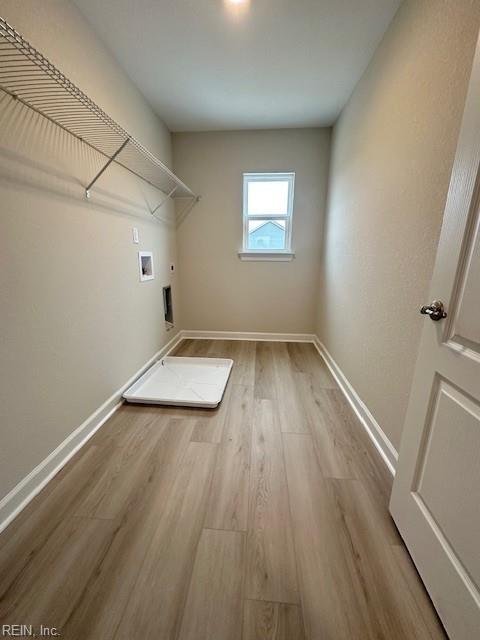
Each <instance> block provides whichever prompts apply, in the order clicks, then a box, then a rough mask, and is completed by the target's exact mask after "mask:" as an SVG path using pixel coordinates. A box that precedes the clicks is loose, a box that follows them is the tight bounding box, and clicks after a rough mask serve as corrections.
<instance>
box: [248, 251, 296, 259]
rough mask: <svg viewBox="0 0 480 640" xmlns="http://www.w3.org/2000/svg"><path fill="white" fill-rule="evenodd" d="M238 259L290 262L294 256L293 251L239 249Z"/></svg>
mask: <svg viewBox="0 0 480 640" xmlns="http://www.w3.org/2000/svg"><path fill="white" fill-rule="evenodd" d="M238 257H239V258H240V260H247V261H250V262H252V261H253V262H290V261H291V260H293V259H294V258H295V253H294V252H293V251H239V252H238Z"/></svg>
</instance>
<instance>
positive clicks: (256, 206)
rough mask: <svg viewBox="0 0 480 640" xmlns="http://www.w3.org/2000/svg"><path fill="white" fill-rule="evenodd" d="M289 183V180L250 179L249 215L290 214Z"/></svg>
mask: <svg viewBox="0 0 480 640" xmlns="http://www.w3.org/2000/svg"><path fill="white" fill-rule="evenodd" d="M288 185H289V183H288V181H287V180H285V181H284V180H271V181H265V182H260V181H258V180H251V181H249V183H248V215H249V216H258V215H262V214H263V215H265V214H266V215H277V216H278V215H280V216H286V215H287V214H288Z"/></svg>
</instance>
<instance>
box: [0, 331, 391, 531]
mask: <svg viewBox="0 0 480 640" xmlns="http://www.w3.org/2000/svg"><path fill="white" fill-rule="evenodd" d="M183 339H193V340H199V339H203V340H254V341H258V342H261V341H265V342H310V343H313V344H314V345H315V346H316V348H317V350H318V352H319V354H320V355H321V356H322V358H323V359H324V361H325V363H326V364H327V366H328V368H329V369H330V371H331V373H332V375H333V376H334V378H335V379H336V381H337V382H338V385H339V387H340V389H341V390H342V391H343V393H344V394H345V397H346V398H347V400H348V401H349V403H350V404H351V406H352V408H353V410H354V411H355V413H356V415H357V416H358V418H359V420H360V422H361V423H362V425H363V426H364V428H365V430H366V431H367V433H368V435H369V436H370V438H371V440H372V442H373V444H374V445H375V447H376V448H377V449H378V451H379V453H380V455H381V457H382V459H383V461H384V462H385V464H386V465H387V467H388V469H389V470H390V472H391V473H392V474H393V475H394V474H395V467H396V463H397V458H398V453H397V451H396V450H395V447H394V446H393V445H392V443H391V442H390V441H389V439H388V438H387V436H386V435H385V433H384V432H383V430H382V429H381V427H380V425H379V424H378V423H377V421H376V420H375V418H374V417H373V415H372V414H371V413H370V411H369V410H368V408H367V406H366V405H365V404H364V403H363V401H362V400H361V399H360V397H359V395H358V394H357V392H356V391H355V389H354V388H353V387H352V385H351V384H350V382H349V381H348V380H347V378H346V377H345V375H344V374H343V372H342V371H341V369H340V367H339V366H338V365H337V363H336V362H335V360H334V359H333V358H332V356H331V355H330V354H329V352H328V351H327V349H326V348H325V346H324V345H323V344H322V343H321V342H320V340H319V339H318V337H317V336H315V335H314V334H308V333H305V334H303V333H263V332H240V331H196V330H181V331H179V332H178V333H177V334H176V335H175V336H174V337H173V338H172V339H171V340H170V341H169V342H168V343H167V344H166V345H165V346H164V347H163V348H162V349H161V350H160V351H158V352H157V353H156V354H155V355H154V356H153V357H152V358H150V360H149V361H148V362H147V363H145V365H144V366H143V367H142V368H141V369H140V370H139V371H137V373H135V375H133V376H132V377H131V378H130V380H128V381H127V382H126V383H125V384H124V385H123V386H122V387H121V389H118V390H117V391H115V393H113V394H112V395H111V396H110V398H108V400H106V401H105V402H104V403H103V404H102V406H101V407H99V408H98V409H97V410H96V411H95V412H94V413H93V414H92V415H91V416H89V417H88V418H87V419H86V420H85V422H83V423H82V424H81V425H80V426H79V427H77V429H75V431H73V432H72V433H71V434H70V435H69V436H68V437H67V438H66V439H65V440H64V441H63V442H62V443H61V444H60V445H59V446H58V447H57V448H56V449H55V450H54V451H52V452H51V453H50V454H49V455H48V456H47V457H46V458H45V459H44V460H43V461H42V462H41V463H40V464H39V465H37V466H36V467H35V468H34V469H33V470H32V471H31V472H30V473H29V474H28V475H27V476H26V477H25V478H24V479H23V480H21V481H20V482H19V483H18V484H17V485H16V486H15V487H14V488H13V489H12V490H11V491H10V492H9V493H8V494H7V495H6V496H5V497H4V498H2V500H0V532H1V531H3V529H5V528H6V527H7V526H8V525H9V524H10V522H11V521H12V520H13V519H14V518H15V517H16V516H17V515H18V514H19V513H20V512H21V511H22V510H23V509H24V508H25V507H26V506H27V504H28V503H29V502H30V501H31V500H32V499H33V498H34V497H35V496H36V495H37V494H38V493H39V492H40V491H41V490H42V489H43V487H44V486H45V485H46V484H47V483H48V482H49V481H50V480H51V479H52V478H53V477H54V476H55V475H56V474H57V473H58V472H59V471H60V470H61V469H62V468H63V467H64V466H65V465H66V464H67V462H68V461H69V460H70V459H71V458H72V457H73V456H74V455H75V453H77V451H78V450H79V449H81V447H83V445H84V444H85V443H86V442H87V441H88V440H89V439H90V438H91V437H92V436H93V435H94V433H95V432H96V431H98V429H100V427H101V426H102V425H103V424H104V423H105V422H106V421H107V420H108V418H110V416H111V415H112V414H113V413H115V411H116V410H117V409H118V408H119V407H120V406H121V405H122V395H123V392H124V391H125V390H126V389H128V387H129V386H131V385H132V384H133V383H134V382H135V380H137V378H139V377H140V376H141V375H142V374H143V373H144V372H145V371H146V370H147V369H148V368H149V367H150V366H151V365H152V364H153V363H154V362H155V361H156V360H158V359H159V358H161V357H164V356H166V355H168V354H169V353H171V352H172V351H173V350H174V349H175V347H176V346H177V345H178V344H179V343H180V342H181V341H182V340H183Z"/></svg>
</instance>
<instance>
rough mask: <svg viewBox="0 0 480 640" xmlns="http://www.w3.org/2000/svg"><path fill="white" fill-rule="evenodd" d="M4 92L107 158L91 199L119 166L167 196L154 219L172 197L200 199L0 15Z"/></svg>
mask: <svg viewBox="0 0 480 640" xmlns="http://www.w3.org/2000/svg"><path fill="white" fill-rule="evenodd" d="M0 89H1V90H3V91H4V92H5V93H7V94H8V95H10V96H11V97H12V98H13V99H15V100H19V101H20V102H21V103H22V104H24V105H26V106H27V107H29V108H30V109H32V110H33V111H35V112H36V113H38V114H40V115H41V116H43V117H44V118H46V119H47V120H49V121H50V122H52V123H53V124H55V125H57V126H59V127H61V128H62V129H63V130H64V131H66V132H68V133H70V134H71V135H73V136H75V137H76V138H77V139H79V140H81V141H82V142H84V143H85V144H87V145H88V146H89V147H91V148H92V149H95V151H97V152H98V153H100V154H101V155H102V156H103V157H104V158H105V159H106V162H105V164H104V165H103V167H102V168H101V169H100V171H99V172H98V173H97V174H96V176H95V177H94V178H93V179H92V180H91V181H90V183H89V184H88V185H87V187H86V188H85V196H86V197H87V198H90V197H91V190H92V187H93V186H94V185H95V184H96V182H97V180H98V179H99V178H100V177H101V176H102V175H103V173H104V172H105V171H106V170H107V169H108V168H109V167H110V165H111V164H112V163H115V164H117V165H120V166H121V167H123V168H124V169H127V170H128V171H130V172H131V173H133V174H134V175H135V176H137V177H139V178H141V179H142V180H144V181H145V182H147V183H148V184H150V185H152V186H153V187H155V188H157V189H159V190H160V191H161V192H162V193H163V194H164V197H163V198H162V200H161V201H160V202H159V204H158V205H157V206H156V207H155V208H154V209H153V211H152V212H151V213H152V215H155V213H156V212H157V211H158V209H160V207H161V206H163V205H164V204H165V202H166V201H167V200H168V199H169V198H173V199H176V198H186V199H188V200H189V204H191V205H192V207H193V206H194V205H195V204H196V202H198V196H197V195H196V194H195V193H194V192H193V191H192V190H191V189H190V188H189V187H187V185H186V184H185V183H184V182H182V181H181V180H180V178H178V177H177V176H176V175H175V174H174V173H173V172H172V171H170V169H169V168H168V167H167V166H166V165H165V164H164V163H163V162H162V161H161V160H159V159H158V158H157V157H155V156H154V155H153V154H152V153H151V152H150V151H149V150H148V149H146V148H145V147H144V146H143V145H142V144H141V143H140V142H139V141H138V140H136V139H135V138H134V137H133V136H131V135H130V134H129V133H128V132H127V131H125V129H123V128H122V127H121V126H120V125H119V124H118V123H117V122H115V120H113V119H112V118H110V116H109V115H107V113H105V111H103V110H102V109H101V108H100V107H99V106H98V105H97V104H95V102H93V100H91V99H90V98H89V97H88V96H87V95H86V94H85V93H83V91H81V90H80V89H79V88H78V87H77V86H76V85H75V84H73V82H71V81H70V80H69V79H68V78H67V77H66V76H65V75H64V74H63V73H62V72H61V71H59V70H58V69H57V68H56V67H55V66H54V65H53V64H52V63H51V62H50V61H49V60H47V58H45V57H44V56H43V55H42V54H41V53H40V52H39V51H37V50H36V49H35V48H34V47H33V46H32V45H31V44H30V43H29V42H27V40H25V39H24V38H23V37H22V36H21V35H20V34H19V33H18V32H17V31H15V29H14V28H13V27H12V26H11V25H9V24H8V22H7V21H6V20H4V19H3V18H2V17H1V16H0ZM182 214H183V212H182Z"/></svg>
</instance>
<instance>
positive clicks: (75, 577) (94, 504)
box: [0, 340, 445, 640]
mask: <svg viewBox="0 0 480 640" xmlns="http://www.w3.org/2000/svg"><path fill="white" fill-rule="evenodd" d="M176 355H185V356H186V355H197V356H212V357H230V358H233V359H234V360H235V365H234V368H233V370H232V374H231V377H230V380H229V383H228V386H227V389H226V393H225V396H224V399H223V401H222V403H221V405H220V406H219V408H218V409H216V410H213V411H211V410H202V409H186V408H183V409H182V408H167V407H153V406H151V407H150V406H143V407H142V406H123V407H122V408H121V409H120V410H119V411H117V412H116V413H115V414H114V415H113V417H112V418H111V419H110V420H109V421H108V422H107V423H106V424H105V425H104V426H103V427H102V428H101V429H100V431H99V432H97V434H96V435H95V436H94V437H93V438H92V439H91V440H90V441H89V442H88V444H87V445H86V446H85V447H84V448H83V449H82V450H81V451H80V452H79V453H78V454H77V455H76V456H75V457H74V458H73V459H72V460H71V461H70V462H69V463H68V465H67V466H66V467H65V468H64V469H63V470H62V471H61V472H60V473H59V474H58V475H57V476H56V477H55V478H54V479H53V480H52V481H51V482H50V483H49V484H48V486H47V487H46V488H45V489H44V490H43V491H42V492H41V493H40V494H39V495H38V496H37V497H36V498H35V499H34V500H33V502H32V503H31V504H30V505H29V506H28V507H27V508H26V509H25V510H24V511H23V512H22V513H21V514H20V516H19V517H18V518H17V519H16V520H15V521H14V522H13V523H12V524H11V525H10V526H9V527H8V528H7V529H6V530H5V531H4V532H3V533H2V534H1V536H0V624H31V625H34V626H36V627H37V628H38V627H39V625H40V624H42V625H44V626H54V627H56V628H57V629H59V631H60V633H61V634H62V639H66V640H77V639H78V640H89V639H92V640H93V639H95V640H111V639H112V640H113V639H115V640H120V639H121V640H136V639H137V638H138V639H139V640H150V639H151V640H164V639H165V640H170V639H171V640H174V639H175V640H177V639H180V640H304V639H309V640H370V639H372V640H373V639H375V640H380V639H382V638H384V639H385V640H396V639H405V640H416V639H420V640H423V639H427V638H430V639H437V638H444V637H445V636H444V633H443V630H442V628H441V626H440V624H439V622H438V620H437V617H436V614H435V612H434V610H433V608H432V605H431V603H430V601H429V599H428V597H427V595H426V593H425V591H424V588H423V586H422V583H421V581H420V579H419V577H418V575H417V573H416V571H415V568H414V566H413V564H412V562H411V560H410V557H409V555H408V553H407V551H406V549H405V547H404V545H403V543H402V540H401V539H400V537H399V535H398V533H397V531H396V528H395V526H394V524H393V522H392V520H391V518H390V516H389V513H388V509H387V504H388V496H389V493H390V489H391V477H390V476H389V474H388V472H387V471H386V469H385V467H384V465H383V463H382V462H381V460H380V459H379V457H378V454H377V452H376V450H375V449H374V447H373V446H372V445H371V443H370V441H369V439H368V437H367V435H366V434H365V432H364V430H363V428H362V426H361V425H360V423H359V422H358V420H357V418H356V417H355V415H354V414H353V413H352V411H351V409H350V407H349V405H348V404H347V402H346V400H345V399H344V397H343V395H342V393H341V391H340V390H339V389H338V387H337V385H336V383H335V381H334V380H333V378H332V377H331V376H330V374H329V372H328V370H327V368H326V366H325V364H324V363H323V361H322V360H321V358H320V356H319V355H318V353H317V352H316V350H315V348H314V346H313V345H311V344H301V343H288V344H287V343H271V342H258V343H254V342H240V341H238V342H237V341H223V340H219V341H206V340H186V341H184V342H183V343H182V344H181V345H180V346H179V348H178V349H177V351H176ZM0 628H1V627H0Z"/></svg>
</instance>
